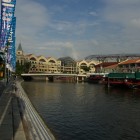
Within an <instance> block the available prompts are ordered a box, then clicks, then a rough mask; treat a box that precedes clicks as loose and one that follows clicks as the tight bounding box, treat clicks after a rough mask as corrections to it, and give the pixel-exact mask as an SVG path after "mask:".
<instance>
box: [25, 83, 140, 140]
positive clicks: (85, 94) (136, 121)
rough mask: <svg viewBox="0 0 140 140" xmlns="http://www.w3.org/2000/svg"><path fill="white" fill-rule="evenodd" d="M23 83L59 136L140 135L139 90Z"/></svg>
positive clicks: (109, 139)
mask: <svg viewBox="0 0 140 140" xmlns="http://www.w3.org/2000/svg"><path fill="white" fill-rule="evenodd" d="M23 87H24V89H25V90H26V92H27V94H28V96H29V98H30V99H31V101H32V103H33V104H34V106H35V107H36V109H37V110H38V112H39V114H40V115H41V116H42V117H43V119H44V120H45V122H46V123H47V125H48V127H49V128H50V129H51V131H52V132H53V133H54V135H55V136H56V138H57V139H58V140H118V139H120V140H133V139H134V140H136V139H140V93H139V91H138V90H131V89H128V90H126V89H116V88H109V89H108V88H105V87H104V86H103V85H96V84H95V85H94V84H88V83H60V82H54V83H48V82H41V81H38V82H37V81H34V82H24V83H23Z"/></svg>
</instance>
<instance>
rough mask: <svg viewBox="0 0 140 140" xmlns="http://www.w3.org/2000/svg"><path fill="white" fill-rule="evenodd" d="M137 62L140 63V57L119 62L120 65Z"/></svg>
mask: <svg viewBox="0 0 140 140" xmlns="http://www.w3.org/2000/svg"><path fill="white" fill-rule="evenodd" d="M135 63H140V58H136V59H129V60H126V61H123V62H121V63H119V65H126V64H135Z"/></svg>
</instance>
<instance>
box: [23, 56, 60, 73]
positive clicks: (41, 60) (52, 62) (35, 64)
mask: <svg viewBox="0 0 140 140" xmlns="http://www.w3.org/2000/svg"><path fill="white" fill-rule="evenodd" d="M25 60H26V61H27V62H30V64H31V66H30V69H29V73H61V61H59V60H57V59H55V58H53V57H48V58H46V57H44V56H42V55H41V56H35V55H34V54H29V55H25Z"/></svg>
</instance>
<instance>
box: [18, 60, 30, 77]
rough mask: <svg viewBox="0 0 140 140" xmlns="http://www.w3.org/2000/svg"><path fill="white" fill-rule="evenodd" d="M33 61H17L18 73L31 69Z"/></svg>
mask: <svg viewBox="0 0 140 140" xmlns="http://www.w3.org/2000/svg"><path fill="white" fill-rule="evenodd" d="M30 66H31V63H30V62H25V63H24V65H21V64H20V63H18V62H17V63H16V74H18V75H21V74H22V73H28V72H29V69H30Z"/></svg>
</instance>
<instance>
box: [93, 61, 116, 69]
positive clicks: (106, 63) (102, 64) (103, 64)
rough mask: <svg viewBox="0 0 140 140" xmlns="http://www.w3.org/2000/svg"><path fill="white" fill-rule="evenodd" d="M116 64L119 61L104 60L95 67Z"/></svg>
mask: <svg viewBox="0 0 140 140" xmlns="http://www.w3.org/2000/svg"><path fill="white" fill-rule="evenodd" d="M115 64H118V62H103V63H100V64H97V65H96V66H95V67H96V68H97V67H108V66H111V65H115Z"/></svg>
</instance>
